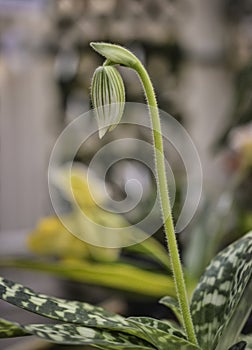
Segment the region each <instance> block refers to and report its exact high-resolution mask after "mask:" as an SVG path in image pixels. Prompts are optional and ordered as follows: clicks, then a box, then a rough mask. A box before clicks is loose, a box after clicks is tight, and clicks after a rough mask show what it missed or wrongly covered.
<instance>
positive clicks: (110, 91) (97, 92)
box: [91, 66, 125, 138]
mask: <svg viewBox="0 0 252 350" xmlns="http://www.w3.org/2000/svg"><path fill="white" fill-rule="evenodd" d="M91 99H92V103H93V107H94V112H95V115H96V119H97V123H98V127H99V137H100V138H102V137H103V136H104V135H105V134H106V132H107V131H111V130H113V129H114V128H115V127H116V126H117V125H118V124H119V122H120V120H121V118H122V115H123V111H124V104H125V89H124V84H123V80H122V78H121V75H120V73H119V72H118V70H117V69H116V68H115V67H114V66H102V67H98V68H97V69H96V70H95V72H94V75H93V79H92V85H91Z"/></svg>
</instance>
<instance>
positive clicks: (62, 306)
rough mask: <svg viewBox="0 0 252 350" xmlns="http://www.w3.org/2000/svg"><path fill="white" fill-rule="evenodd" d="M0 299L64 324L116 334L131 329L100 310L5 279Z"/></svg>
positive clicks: (121, 318) (0, 281)
mask: <svg viewBox="0 0 252 350" xmlns="http://www.w3.org/2000/svg"><path fill="white" fill-rule="evenodd" d="M0 298H1V299H3V300H5V301H7V302H8V303H10V304H13V305H16V306H18V307H20V308H22V309H25V310H28V311H31V312H33V313H36V314H39V315H41V316H45V317H48V318H51V319H55V320H59V321H63V322H67V323H78V324H82V325H85V326H88V327H97V328H106V329H111V330H117V331H121V330H122V329H124V328H127V327H128V328H133V327H132V326H131V325H130V324H129V322H127V321H126V319H125V318H124V317H122V316H120V315H117V314H114V313H111V312H109V311H106V310H104V309H103V308H101V307H97V306H93V305H90V304H88V303H83V302H79V301H69V300H65V299H61V298H55V297H49V296H47V295H44V294H38V293H35V292H34V291H33V290H31V289H30V288H27V287H24V286H22V285H21V284H18V283H14V282H12V281H9V280H7V279H4V278H0Z"/></svg>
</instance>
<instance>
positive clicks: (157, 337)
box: [128, 317, 199, 350]
mask: <svg viewBox="0 0 252 350" xmlns="http://www.w3.org/2000/svg"><path fill="white" fill-rule="evenodd" d="M128 320H130V321H131V322H133V323H135V324H136V326H138V327H139V328H140V329H141V330H142V331H143V332H145V333H146V334H147V335H148V338H147V340H148V341H149V342H150V343H151V344H153V345H154V346H156V347H157V348H158V349H159V350H174V349H176V350H197V349H199V348H198V347H196V346H195V345H193V344H191V343H189V342H188V341H187V340H186V336H185V334H184V332H183V331H182V330H180V329H178V328H176V327H174V326H173V325H171V324H170V323H169V322H163V321H160V320H156V319H154V318H151V317H129V318H128Z"/></svg>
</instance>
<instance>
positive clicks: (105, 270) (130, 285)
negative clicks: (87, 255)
mask: <svg viewBox="0 0 252 350" xmlns="http://www.w3.org/2000/svg"><path fill="white" fill-rule="evenodd" d="M0 266H6V267H15V268H22V269H30V270H36V271H41V272H47V273H50V274H53V275H56V276H60V277H64V278H68V279H70V280H74V281H78V282H86V283H90V284H96V285H97V284H98V285H100V286H104V287H110V288H115V289H119V290H123V291H128V292H132V293H137V294H141V295H146V296H151V297H161V296H163V295H164V294H166V293H167V291H168V292H169V293H170V295H171V296H175V287H174V283H173V279H172V277H171V276H166V275H164V274H163V275H162V274H158V273H154V272H151V271H145V270H143V269H140V268H138V267H135V266H131V265H127V264H123V263H116V264H111V263H110V264H109V263H90V262H87V261H81V260H74V259H66V260H64V261H60V262H54V263H50V262H41V260H40V261H36V260H23V259H22V260H21V259H16V260H15V259H11V260H9V259H8V260H0ZM153 281H155V283H153Z"/></svg>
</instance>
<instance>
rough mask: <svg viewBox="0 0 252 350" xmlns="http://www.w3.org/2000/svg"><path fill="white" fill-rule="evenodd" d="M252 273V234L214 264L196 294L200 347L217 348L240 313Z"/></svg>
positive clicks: (194, 315) (194, 306) (194, 308)
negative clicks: (238, 312)
mask: <svg viewBox="0 0 252 350" xmlns="http://www.w3.org/2000/svg"><path fill="white" fill-rule="evenodd" d="M251 274H252V232H250V233H248V234H247V235H246V236H244V237H242V238H241V239H240V240H238V241H236V242H234V243H233V244H231V245H230V246H228V247H227V248H226V249H224V250H223V251H222V252H220V253H219V254H218V255H217V256H216V257H215V258H214V259H213V260H212V261H211V263H210V265H209V266H208V268H207V269H206V271H205V273H204V274H203V276H202V277H201V279H200V282H199V284H198V286H197V288H196V290H195V292H194V294H193V297H192V303H191V311H192V318H193V322H194V325H195V331H196V335H197V338H198V341H199V344H200V346H201V347H202V348H203V349H204V350H212V349H215V348H216V346H217V344H218V342H219V340H220V338H221V336H222V333H223V332H224V331H225V328H226V327H227V326H228V324H229V322H230V320H231V319H232V316H233V315H234V314H235V312H237V308H238V306H239V305H240V301H241V298H242V296H243V295H244V293H245V291H246V288H247V287H248V285H249V284H248V282H249V280H250V278H251ZM237 327H238V325H237ZM231 344H232V343H231ZM231 344H230V345H231Z"/></svg>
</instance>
